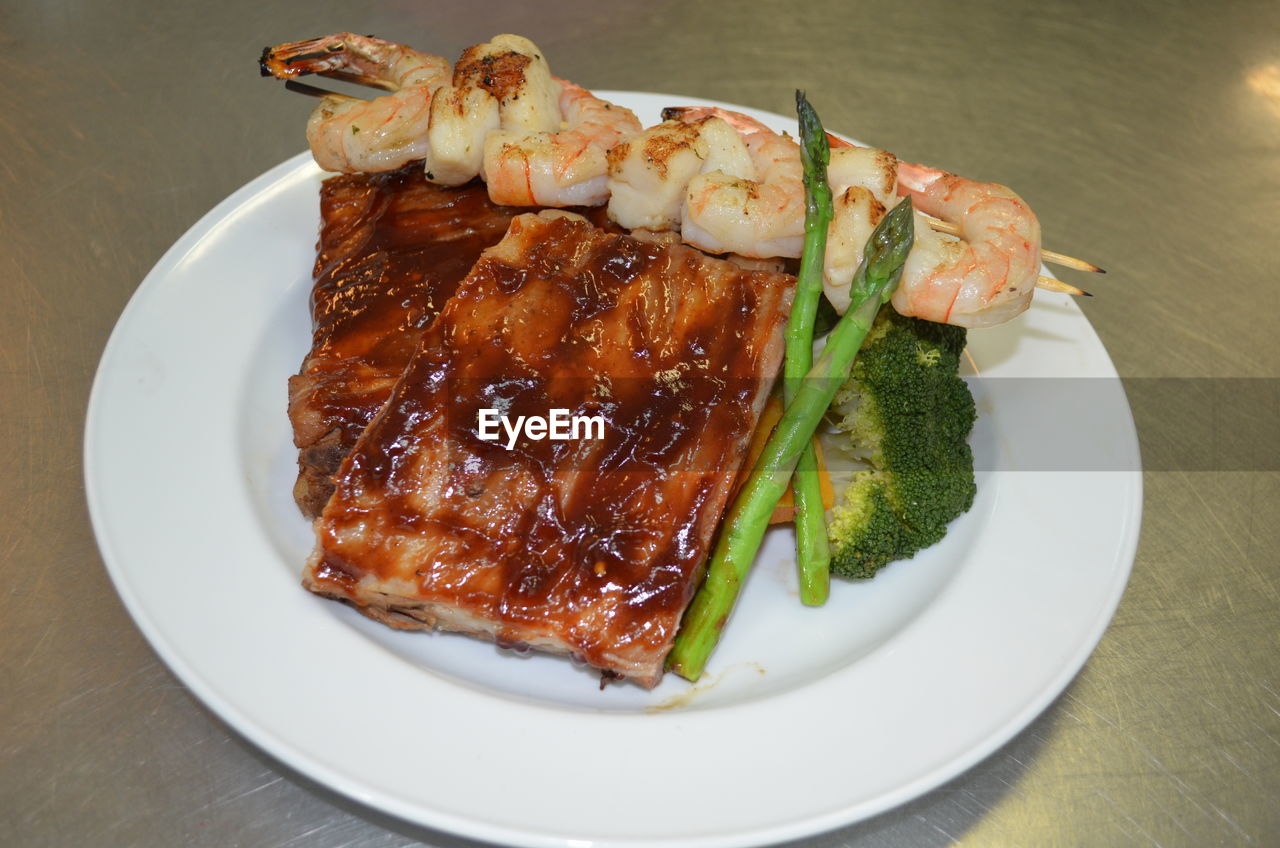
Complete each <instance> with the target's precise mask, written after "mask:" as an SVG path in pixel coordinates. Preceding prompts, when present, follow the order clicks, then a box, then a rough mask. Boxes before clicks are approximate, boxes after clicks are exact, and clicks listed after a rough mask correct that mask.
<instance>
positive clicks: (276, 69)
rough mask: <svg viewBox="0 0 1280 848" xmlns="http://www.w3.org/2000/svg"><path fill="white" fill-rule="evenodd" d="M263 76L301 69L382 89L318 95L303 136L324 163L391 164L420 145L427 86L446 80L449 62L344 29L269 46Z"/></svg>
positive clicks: (386, 167) (332, 167) (349, 169)
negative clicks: (371, 94) (373, 93)
mask: <svg viewBox="0 0 1280 848" xmlns="http://www.w3.org/2000/svg"><path fill="white" fill-rule="evenodd" d="M259 65H260V67H261V69H262V73H263V75H264V76H275V77H279V78H280V79H292V78H294V77H299V76H302V75H304V74H319V75H321V76H327V77H334V78H337V79H345V80H348V81H351V82H356V83H360V84H362V85H369V86H373V87H376V88H381V89H385V90H387V91H388V92H390V93H388V94H385V95H383V96H381V97H376V98H374V99H373V100H359V99H352V98H347V97H341V96H336V95H329V96H326V97H323V98H322V99H321V101H320V105H319V106H317V107H316V109H315V111H314V112H312V113H311V118H310V119H309V120H308V121H307V141H308V142H309V143H310V145H311V153H312V155H313V156H314V157H315V160H316V163H317V164H318V165H320V167H322V168H324V169H325V170H327V171H340V172H343V173H355V172H358V171H392V170H395V169H396V168H399V167H401V166H403V165H405V164H407V163H409V162H412V161H413V160H414V159H421V158H422V157H423V156H424V155H425V153H426V150H427V129H428V124H429V120H430V111H431V110H430V107H431V99H432V94H433V93H434V91H435V90H436V89H438V88H439V87H440V86H442V85H444V84H445V83H446V82H448V80H449V63H448V62H447V61H446V60H444V59H442V58H441V57H439V56H432V55H430V54H428V53H420V52H418V51H417V50H412V49H410V48H408V47H405V46H403V45H400V44H394V43H392V42H390V41H383V40H382V39H380V38H372V37H370V36H364V35H356V34H354V33H350V32H342V33H337V34H335V35H327V36H323V37H321V38H313V39H309V40H306V41H295V42H291V43H289V44H281V45H279V46H276V47H268V48H266V49H265V50H263V51H262V58H261V59H260V60H259Z"/></svg>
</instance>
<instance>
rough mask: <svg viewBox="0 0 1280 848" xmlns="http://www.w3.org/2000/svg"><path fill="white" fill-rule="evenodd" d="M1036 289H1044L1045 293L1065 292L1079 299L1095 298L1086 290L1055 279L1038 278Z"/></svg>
mask: <svg viewBox="0 0 1280 848" xmlns="http://www.w3.org/2000/svg"><path fill="white" fill-rule="evenodd" d="M1036 288H1038V289H1044V290H1045V291H1055V292H1064V293H1065V294H1072V295H1075V296H1077V297H1093V295H1091V294H1089V292H1087V291H1085V290H1084V289H1079V288H1076V287H1075V286H1073V285H1071V284H1070V283H1064V282H1062V280H1055V279H1054V278H1053V277H1036Z"/></svg>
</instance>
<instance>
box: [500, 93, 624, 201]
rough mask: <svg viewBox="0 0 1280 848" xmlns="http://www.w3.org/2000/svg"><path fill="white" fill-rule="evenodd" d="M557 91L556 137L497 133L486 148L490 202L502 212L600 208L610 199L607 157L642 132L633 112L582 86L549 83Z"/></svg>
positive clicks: (549, 134)
mask: <svg viewBox="0 0 1280 848" xmlns="http://www.w3.org/2000/svg"><path fill="white" fill-rule="evenodd" d="M552 79H553V80H554V82H555V83H556V84H557V85H559V87H560V99H559V103H558V107H559V114H560V115H561V117H562V119H563V124H564V127H565V128H564V129H562V130H560V131H559V132H534V133H528V134H524V135H521V134H520V133H518V132H509V131H506V130H500V131H498V132H493V133H490V134H489V136H488V137H487V138H486V139H485V142H484V178H485V182H487V183H488V185H489V198H490V199H491V200H492V201H493V202H494V203H498V204H502V205H506V206H533V205H539V206H599V205H600V204H603V203H604V202H605V201H606V200H608V199H609V188H608V185H607V183H608V175H609V164H608V159H607V153H608V151H609V149H610V148H612V147H613V146H614V145H615V144H617V143H618V142H620V141H622V140H624V139H627V138H630V137H631V136H633V135H635V134H636V133H638V132H640V121H639V120H637V119H636V116H635V115H634V114H632V112H631V110H629V109H625V108H623V107H621V106H616V105H614V104H612V103H609V102H607V101H604V100H601V99H600V98H598V97H596V96H595V95H593V94H592V93H591V92H589V91H587V90H586V89H585V88H582V87H581V86H578V85H574V84H573V83H571V82H569V81H567V80H562V79H558V78H554V77H553V78H552Z"/></svg>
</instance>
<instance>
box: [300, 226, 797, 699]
mask: <svg viewBox="0 0 1280 848" xmlns="http://www.w3.org/2000/svg"><path fill="white" fill-rule="evenodd" d="M792 282H793V278H791V277H790V276H788V275H783V274H771V273H765V272H746V271H742V270H741V269H738V268H736V267H734V266H732V265H730V264H728V263H725V262H721V261H719V260H714V259H710V258H708V257H705V256H702V255H701V254H699V253H697V252H695V251H692V250H690V249H688V248H684V247H679V246H676V247H669V246H661V245H656V244H651V243H645V242H641V241H637V240H634V239H631V238H627V237H624V236H619V235H612V234H605V233H602V232H601V231H599V230H596V229H594V228H593V227H591V226H589V225H587V224H584V223H581V222H576V221H571V220H565V219H556V220H546V219H544V218H542V217H536V216H526V217H522V218H519V219H517V220H516V222H515V223H514V224H513V225H512V228H511V233H510V234H509V235H508V237H507V239H505V240H504V241H503V242H502V244H501V245H499V246H498V247H497V248H495V249H494V250H492V251H490V252H488V253H486V255H485V257H484V258H482V259H481V260H480V262H479V263H478V264H477V265H476V267H475V269H474V270H473V271H472V273H471V274H470V275H469V276H468V277H467V279H466V280H465V281H463V283H462V284H461V285H460V286H459V287H458V290H457V292H456V294H455V296H454V298H453V299H452V300H451V301H450V302H449V303H448V304H447V305H446V307H445V308H444V310H443V311H442V313H441V316H440V318H439V319H438V320H437V321H436V322H435V323H434V324H433V325H432V326H431V328H430V330H429V331H428V332H427V333H426V335H425V337H424V341H423V344H422V347H421V349H420V350H419V352H418V353H417V355H415V356H414V358H413V360H412V361H411V362H410V364H409V366H408V368H407V369H406V371H405V373H404V375H403V378H402V379H401V380H400V382H399V383H398V384H397V386H396V388H395V390H394V391H393V393H392V395H391V398H390V401H389V402H388V404H387V405H386V407H385V408H384V409H383V410H382V412H381V413H380V414H379V415H378V417H377V419H376V420H375V421H374V422H373V423H372V424H371V425H370V427H369V429H368V430H367V431H366V432H365V434H364V435H363V436H362V437H361V439H360V441H359V444H358V445H357V447H356V449H355V451H354V452H353V453H352V455H351V457H350V458H349V459H348V461H347V463H346V464H345V465H344V467H343V469H342V470H341V472H340V474H339V481H338V489H337V492H336V494H335V497H334V498H333V500H332V501H331V502H330V504H329V506H328V507H327V508H326V510H325V513H324V517H323V519H322V521H321V522H320V525H319V527H318V530H317V534H318V542H319V545H318V547H317V551H316V553H315V555H313V558H312V561H311V569H310V574H311V578H312V579H313V580H314V581H316V582H318V583H322V584H325V589H326V591H328V592H331V593H333V594H338V595H340V596H347V597H351V598H353V599H355V600H357V602H359V600H360V597H359V587H358V586H356V585H353V583H356V584H364V585H369V586H373V587H377V586H381V587H386V586H388V585H392V584H394V585H398V586H400V587H401V591H402V592H403V591H405V589H404V587H412V589H411V591H412V594H413V596H414V597H416V598H419V599H424V600H430V601H433V602H439V603H447V604H451V605H457V606H460V607H463V608H465V609H467V610H468V611H469V612H470V613H471V614H473V615H478V616H481V617H484V618H486V619H488V620H491V621H494V622H496V627H495V632H494V636H495V638H497V639H498V640H499V641H500V642H504V643H508V644H521V643H530V642H539V641H546V640H552V641H555V642H559V643H562V644H563V646H564V649H565V650H567V651H569V652H570V653H573V654H575V655H576V656H578V657H580V658H581V659H583V660H585V661H586V662H588V663H590V664H592V665H595V666H597V667H600V668H605V669H611V670H614V671H617V672H620V673H623V674H627V675H628V676H634V677H637V678H641V679H645V680H647V681H648V682H652V681H653V680H656V675H657V674H658V673H660V669H661V663H662V659H663V657H664V656H665V654H666V651H667V650H668V649H669V647H670V642H671V639H672V638H673V637H674V634H675V629H676V627H677V625H678V623H679V618H680V615H681V613H682V612H683V610H684V607H685V606H686V605H687V603H688V601H689V599H690V597H691V595H692V591H693V587H694V585H695V579H696V577H697V576H698V572H699V570H700V569H701V567H702V563H703V561H704V559H705V557H706V555H707V552H708V549H709V546H710V542H711V537H712V534H713V533H714V530H715V527H716V525H717V524H718V522H719V519H720V516H721V514H722V512H723V510H724V508H725V505H726V501H727V498H728V495H729V492H730V489H731V487H732V483H733V479H734V475H735V474H736V472H737V469H738V466H739V464H740V462H741V460H742V456H743V454H744V452H745V448H746V443H747V440H748V439H749V437H750V434H751V432H752V430H753V429H754V426H755V422H756V420H757V417H758V413H759V409H760V407H761V405H762V403H763V398H764V396H765V394H767V392H768V388H769V386H770V385H771V383H772V380H773V377H774V375H775V373H776V371H777V367H778V364H779V361H780V358H781V331H782V326H783V322H784V321H785V315H786V310H787V307H788V305H789V301H790V295H791V284H792ZM481 408H501V409H504V410H505V411H506V414H507V415H508V416H512V417H514V416H518V415H539V416H545V415H547V414H548V411H549V410H550V409H552V408H565V409H569V410H571V412H572V413H573V414H584V415H595V414H598V415H601V416H603V417H604V419H605V422H606V423H605V428H604V438H603V439H591V440H586V439H582V440H577V441H552V440H550V439H542V440H528V439H525V440H522V441H521V442H520V443H518V444H517V445H516V447H515V449H514V450H511V451H508V450H507V449H506V448H505V447H504V444H505V441H506V439H505V433H504V437H503V439H502V443H501V444H500V443H498V442H490V441H484V440H481V439H479V438H478V436H477V432H476V422H477V415H478V412H479V410H480V409H481Z"/></svg>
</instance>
